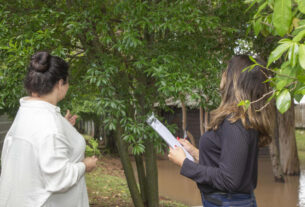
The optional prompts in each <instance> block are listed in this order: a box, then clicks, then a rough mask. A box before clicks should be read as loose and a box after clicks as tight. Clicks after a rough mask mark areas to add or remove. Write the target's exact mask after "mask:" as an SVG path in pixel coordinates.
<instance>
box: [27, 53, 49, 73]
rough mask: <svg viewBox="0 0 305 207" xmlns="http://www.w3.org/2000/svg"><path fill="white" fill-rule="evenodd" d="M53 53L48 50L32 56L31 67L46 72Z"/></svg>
mask: <svg viewBox="0 0 305 207" xmlns="http://www.w3.org/2000/svg"><path fill="white" fill-rule="evenodd" d="M50 57H51V55H50V54H49V53H48V52H37V53H35V54H34V55H33V56H32V58H31V67H32V69H34V70H35V71H37V72H40V73H44V72H46V71H48V69H49V62H50Z"/></svg>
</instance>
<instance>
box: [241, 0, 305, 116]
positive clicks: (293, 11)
mask: <svg viewBox="0 0 305 207" xmlns="http://www.w3.org/2000/svg"><path fill="white" fill-rule="evenodd" d="M246 2H248V3H250V8H249V9H251V7H252V6H254V5H256V8H257V11H256V14H255V15H254V16H253V20H252V25H253V30H254V32H255V35H256V36H260V35H262V36H263V37H264V38H266V39H267V38H269V39H272V40H271V42H272V41H273V42H274V41H277V40H279V41H278V42H277V46H276V48H275V49H274V48H273V49H272V50H273V51H272V52H271V53H270V55H269V58H268V64H267V67H266V69H268V70H270V71H272V73H273V74H274V77H270V78H269V82H270V83H271V85H272V86H273V88H274V91H272V95H271V97H275V98H276V106H277V109H278V110H279V111H280V112H281V113H284V112H286V111H287V110H288V109H289V107H290V104H291V101H292V99H293V98H295V99H296V100H297V101H300V99H301V98H302V97H303V96H304V95H305V90H304V88H305V71H304V70H305V45H304V36H305V10H304V8H305V7H304V6H305V4H304V1H302V0H247V1H246ZM258 38H259V37H258ZM272 46H273V45H272Z"/></svg>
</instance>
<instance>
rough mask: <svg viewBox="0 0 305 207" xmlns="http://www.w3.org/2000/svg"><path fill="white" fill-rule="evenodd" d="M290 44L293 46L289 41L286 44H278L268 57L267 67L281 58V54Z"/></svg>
mask: <svg viewBox="0 0 305 207" xmlns="http://www.w3.org/2000/svg"><path fill="white" fill-rule="evenodd" d="M292 44H293V42H292V41H289V42H288V41H286V42H284V43H282V44H280V45H279V46H277V48H275V50H273V51H272V52H271V54H270V56H269V59H268V65H267V67H268V66H269V65H270V64H271V63H273V62H274V61H276V60H278V59H279V58H280V57H281V56H282V54H283V53H284V52H286V51H287V50H288V48H289V47H290V46H291V45H292Z"/></svg>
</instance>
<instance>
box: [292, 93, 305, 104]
mask: <svg viewBox="0 0 305 207" xmlns="http://www.w3.org/2000/svg"><path fill="white" fill-rule="evenodd" d="M303 96H304V95H302V94H295V95H294V99H295V100H296V101H297V102H300V101H301V99H302V98H303Z"/></svg>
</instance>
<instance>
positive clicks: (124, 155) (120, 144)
mask: <svg viewBox="0 0 305 207" xmlns="http://www.w3.org/2000/svg"><path fill="white" fill-rule="evenodd" d="M121 136H122V129H121V127H120V126H119V125H118V126H117V131H116V135H115V141H116V145H117V148H118V151H119V154H120V159H121V163H122V165H123V168H124V173H125V177H126V180H127V184H128V188H129V191H130V194H131V198H132V201H133V203H134V205H135V207H144V204H143V200H142V197H141V194H140V192H139V189H138V186H137V182H136V178H135V175H134V172H133V169H132V166H131V161H130V158H129V154H128V148H127V144H126V143H125V142H124V140H123V139H122V138H121Z"/></svg>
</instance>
